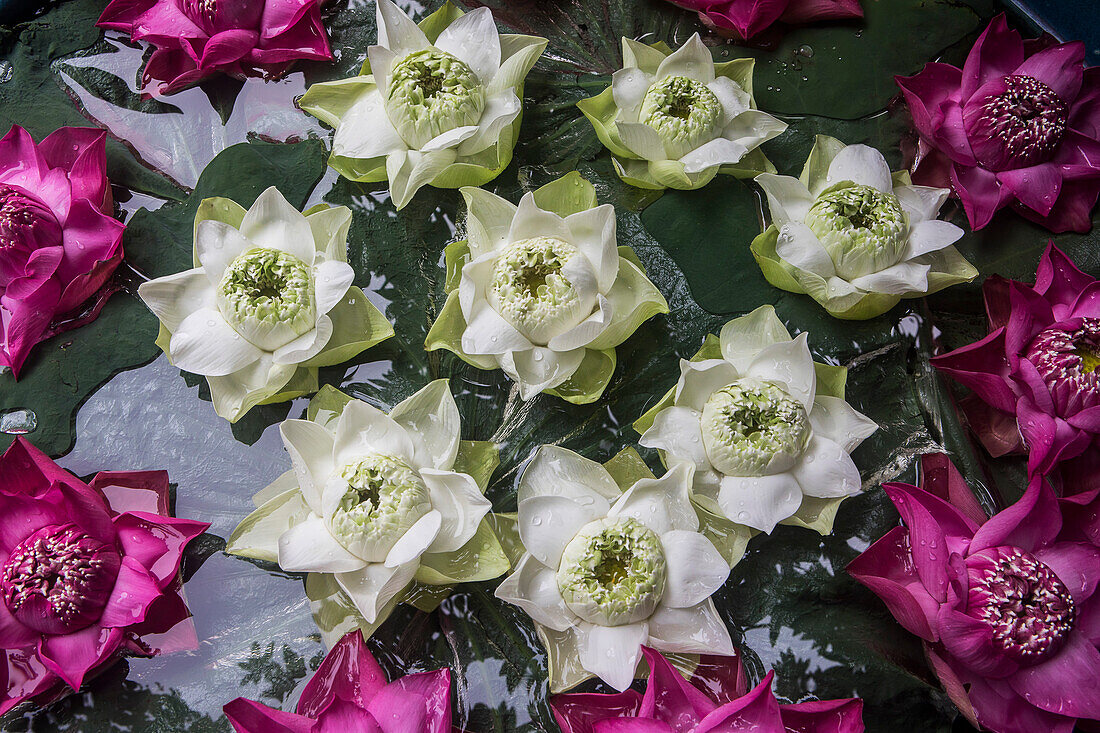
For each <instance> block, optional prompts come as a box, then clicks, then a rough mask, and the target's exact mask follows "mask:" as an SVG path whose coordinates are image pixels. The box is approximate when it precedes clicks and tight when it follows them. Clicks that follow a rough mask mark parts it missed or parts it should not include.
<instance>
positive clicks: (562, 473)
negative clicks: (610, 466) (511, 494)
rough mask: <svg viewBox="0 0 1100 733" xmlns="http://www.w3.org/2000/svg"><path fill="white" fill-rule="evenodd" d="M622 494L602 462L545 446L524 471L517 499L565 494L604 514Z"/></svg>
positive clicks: (558, 448) (551, 446)
mask: <svg viewBox="0 0 1100 733" xmlns="http://www.w3.org/2000/svg"><path fill="white" fill-rule="evenodd" d="M621 493H622V492H621V491H619V486H618V484H616V483H615V479H613V478H612V477H611V474H610V473H608V472H607V469H606V468H604V467H603V466H602V465H601V464H599V463H596V462H595V461H593V460H590V459H588V458H585V457H584V456H581V455H579V454H577V453H574V452H573V451H571V450H567V449H565V448H562V447H560V446H556V445H544V446H542V447H541V448H539V450H538V452H537V453H535V457H534V458H532V459H531V462H530V463H528V464H527V467H526V468H525V469H524V470H523V475H522V476H520V479H519V487H518V491H517V497H516V498H517V500H518V501H521V502H522V501H524V500H525V499H530V498H531V497H534V496H564V497H566V498H569V499H573V500H575V501H578V502H581V503H582V504H595V505H596V507H595V508H594V511H596V512H597V513H598V514H599V515H600V516H603V515H605V514H607V511H608V509H610V508H611V504H610V503H609V501H614V500H615V499H617V498H619V495H620V494H621Z"/></svg>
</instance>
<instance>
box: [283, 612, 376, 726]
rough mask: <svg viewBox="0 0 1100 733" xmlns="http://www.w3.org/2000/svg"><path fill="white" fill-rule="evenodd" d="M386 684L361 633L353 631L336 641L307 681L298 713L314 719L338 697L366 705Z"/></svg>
mask: <svg viewBox="0 0 1100 733" xmlns="http://www.w3.org/2000/svg"><path fill="white" fill-rule="evenodd" d="M386 684H387V683H386V675H385V673H384V672H383V671H382V668H381V667H379V666H378V662H376V661H375V660H374V657H373V656H371V653H370V652H369V651H368V650H367V645H366V644H364V643H363V635H362V634H360V633H359V632H358V631H353V632H351V633H349V634H345V635H344V637H343V638H341V639H340V641H338V642H336V645H335V646H334V647H332V649H331V650H330V651H329V653H328V654H327V655H326V656H325V659H324V661H323V662H321V666H320V667H318V668H317V671H316V672H315V673H314V675H313V677H312V678H311V679H310V681H309V682H308V683H306V686H305V688H304V689H303V690H302V696H301V697H300V698H299V700H298V714H299V715H305V716H307V717H310V718H316V717H317V716H318V715H320V714H321V712H322V711H323V710H324V709H325V708H327V707H328V706H329V705H331V704H332V702H333V700H337V699H339V700H346V701H352V702H355V703H356V704H357V705H359V706H360V707H362V708H366V706H367V703H368V702H369V701H370V700H371V698H373V697H374V696H375V695H376V694H378V692H379V691H380V690H381V689H382V688H384V687H385V686H386Z"/></svg>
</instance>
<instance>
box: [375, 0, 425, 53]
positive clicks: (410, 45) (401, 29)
mask: <svg viewBox="0 0 1100 733" xmlns="http://www.w3.org/2000/svg"><path fill="white" fill-rule="evenodd" d="M375 22H376V24H377V26H378V45H379V46H384V47H386V48H388V49H389V50H391V51H393V52H394V53H396V54H398V55H400V56H404V55H406V54H410V53H412V52H414V51H420V50H423V49H425V48H428V46H429V43H428V37H427V36H425V35H424V31H422V30H420V28H419V27H417V25H416V23H414V22H413V21H412V19H411V18H410V17H409V16H407V15H405V13H404V12H402V10H401V8H399V7H397V5H395V4H394V3H393V0H378V7H377V12H376V14H375Z"/></svg>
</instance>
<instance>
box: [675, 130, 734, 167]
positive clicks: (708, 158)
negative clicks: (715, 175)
mask: <svg viewBox="0 0 1100 733" xmlns="http://www.w3.org/2000/svg"><path fill="white" fill-rule="evenodd" d="M747 152H749V149H748V148H746V147H745V146H744V145H742V144H741V143H739V142H734V141H733V140H727V139H726V138H723V137H719V138H715V139H714V140H711V141H710V142H706V143H703V144H702V145H700V146H699V147H697V148H695V150H692V151H691V152H690V153H688V154H687V155H685V156H684V157H682V158H680V162H681V163H683V164H684V170H685V171H687V172H688V173H702V172H703V171H705V170H706V169H708V168H713V167H714V166H716V165H732V164H734V163H736V162H738V161H739V160H741V159H742V158H744V157H745V153H747Z"/></svg>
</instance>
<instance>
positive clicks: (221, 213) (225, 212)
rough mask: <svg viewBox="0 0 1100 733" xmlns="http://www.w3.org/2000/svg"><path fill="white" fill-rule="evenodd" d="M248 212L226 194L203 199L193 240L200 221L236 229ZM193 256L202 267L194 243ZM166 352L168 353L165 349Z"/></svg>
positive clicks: (198, 210)
mask: <svg viewBox="0 0 1100 733" xmlns="http://www.w3.org/2000/svg"><path fill="white" fill-rule="evenodd" d="M247 213H248V210H247V209H245V208H244V207H243V206H241V205H240V204H238V203H237V202H236V201H234V200H233V199H227V198H225V197H224V196H212V197H210V198H208V199H203V200H202V201H201V202H199V208H198V209H197V210H196V211H195V226H194V228H193V229H192V231H191V241H192V242H195V241H197V240H198V233H199V222H203V221H207V220H211V221H220V222H224V223H226V224H228V225H229V226H231V227H233V228H234V229H240V228H241V222H242V221H244V215H245V214H247ZM191 251H192V253H193V254H192V258H191V261H192V263H193V265H192V266H193V267H200V264H199V255H198V252H197V251H195V249H194V246H193V245H192V249H191ZM164 353H166V354H167V353H168V351H167V350H165V352H164Z"/></svg>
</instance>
